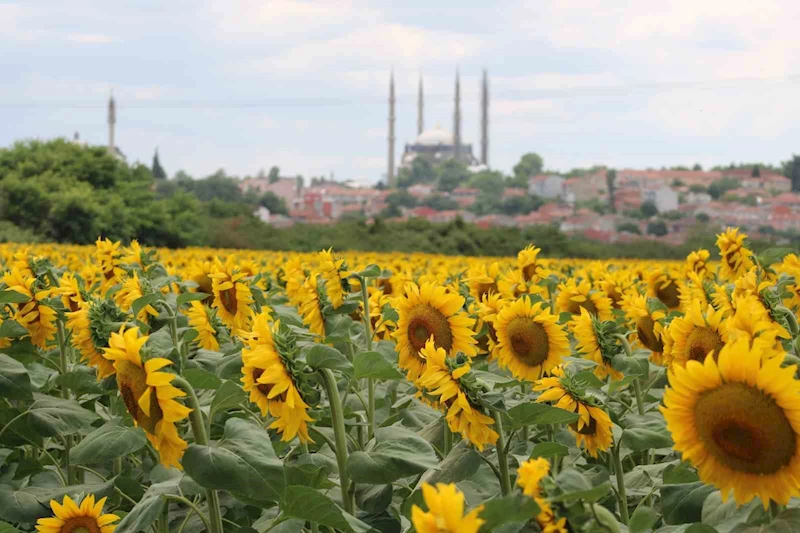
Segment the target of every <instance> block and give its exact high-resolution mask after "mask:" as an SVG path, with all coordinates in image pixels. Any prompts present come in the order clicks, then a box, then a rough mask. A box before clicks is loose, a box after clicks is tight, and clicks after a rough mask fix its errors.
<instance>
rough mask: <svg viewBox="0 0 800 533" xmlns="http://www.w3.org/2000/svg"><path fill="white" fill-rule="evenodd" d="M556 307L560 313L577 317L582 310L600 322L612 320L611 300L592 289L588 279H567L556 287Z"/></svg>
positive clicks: (602, 293)
mask: <svg viewBox="0 0 800 533" xmlns="http://www.w3.org/2000/svg"><path fill="white" fill-rule="evenodd" d="M556 306H557V307H558V311H559V312H560V313H569V314H571V315H577V314H579V313H580V310H581V308H583V309H586V310H587V311H589V313H591V314H593V315H595V316H596V317H598V318H600V320H611V319H612V318H613V314H612V312H611V308H612V302H611V299H610V298H609V297H608V296H606V294H605V293H604V292H602V291H598V290H595V289H592V283H591V281H589V280H588V279H583V280H581V281H576V280H575V278H569V279H568V280H567V281H566V282H563V283H561V284H560V285H559V286H558V297H557V299H556Z"/></svg>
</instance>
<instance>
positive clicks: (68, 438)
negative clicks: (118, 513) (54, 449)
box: [57, 319, 77, 485]
mask: <svg viewBox="0 0 800 533" xmlns="http://www.w3.org/2000/svg"><path fill="white" fill-rule="evenodd" d="M57 339H58V355H59V359H60V362H61V375H64V374H66V373H67V372H68V371H69V367H68V363H67V337H66V335H65V333H64V323H63V322H62V321H61V319H59V320H58V330H57ZM61 397H62V398H64V399H65V400H69V390H68V389H67V388H66V387H65V386H64V385H62V386H61ZM71 449H72V435H65V436H64V468H65V469H66V470H67V482H68V483H69V484H70V485H72V484H74V483H76V481H77V478H76V476H75V474H76V472H75V468H73V467H72V466H71V465H70V460H69V452H70V450H71Z"/></svg>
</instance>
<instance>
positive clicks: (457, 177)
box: [436, 159, 470, 192]
mask: <svg viewBox="0 0 800 533" xmlns="http://www.w3.org/2000/svg"><path fill="white" fill-rule="evenodd" d="M436 170H437V172H436V173H437V175H438V176H437V182H436V188H437V189H438V190H440V191H448V192H449V191H452V190H453V189H455V188H456V187H460V186H461V185H462V184H463V183H464V182H466V181H467V180H468V179H469V175H470V174H469V170H467V167H466V165H464V164H463V163H462V162H460V161H458V160H456V159H448V160H447V161H445V162H443V163H442V164H441V165H439V168H437V169H436Z"/></svg>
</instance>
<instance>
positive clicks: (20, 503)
mask: <svg viewBox="0 0 800 533" xmlns="http://www.w3.org/2000/svg"><path fill="white" fill-rule="evenodd" d="M113 492H114V479H113V478H112V479H110V480H108V481H106V482H105V483H102V484H95V483H92V484H89V483H87V484H83V485H70V486H67V487H25V488H23V489H19V490H14V487H11V486H9V485H0V519H2V520H7V521H9V522H22V523H27V524H32V523H34V522H36V520H37V519H39V518H43V517H46V516H52V512H53V511H52V510H51V509H50V500H58V501H59V502H61V501H62V500H63V498H64V496H69V497H70V498H72V499H74V500H77V499H78V497H79V496H80V495H81V494H94V495H96V496H97V498H103V497H106V496H111V494H113Z"/></svg>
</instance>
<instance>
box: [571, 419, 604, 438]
mask: <svg viewBox="0 0 800 533" xmlns="http://www.w3.org/2000/svg"><path fill="white" fill-rule="evenodd" d="M569 427H571V428H572V429H574V430H575V431H577V432H578V433H580V434H581V435H594V434H595V433H597V420H595V419H594V418H592V419H590V420H589V423H588V424H584V425H583V427H582V428H581V429H578V423H577V422H573V423H572V424H570V425H569Z"/></svg>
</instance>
